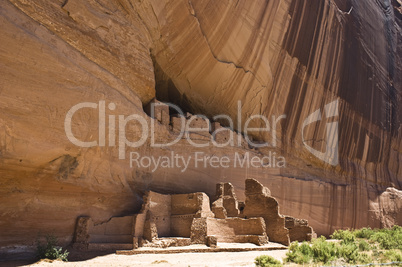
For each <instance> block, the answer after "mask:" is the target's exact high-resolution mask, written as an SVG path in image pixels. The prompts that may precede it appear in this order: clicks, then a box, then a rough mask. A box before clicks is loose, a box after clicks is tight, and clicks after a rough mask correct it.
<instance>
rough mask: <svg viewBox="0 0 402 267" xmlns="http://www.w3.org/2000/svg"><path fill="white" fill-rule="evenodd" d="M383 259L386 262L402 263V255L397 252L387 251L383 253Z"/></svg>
mask: <svg viewBox="0 0 402 267" xmlns="http://www.w3.org/2000/svg"><path fill="white" fill-rule="evenodd" d="M384 257H385V259H386V260H387V261H391V262H402V254H401V252H400V251H397V250H388V251H386V252H385V253H384ZM397 266H402V264H397Z"/></svg>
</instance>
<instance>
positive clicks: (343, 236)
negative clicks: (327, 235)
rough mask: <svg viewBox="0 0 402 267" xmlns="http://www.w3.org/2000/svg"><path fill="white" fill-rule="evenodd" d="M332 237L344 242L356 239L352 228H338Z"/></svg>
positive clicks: (351, 241)
mask: <svg viewBox="0 0 402 267" xmlns="http://www.w3.org/2000/svg"><path fill="white" fill-rule="evenodd" d="M331 238H333V239H338V240H342V243H345V244H348V243H353V242H355V241H356V237H355V235H354V233H353V232H351V231H350V230H336V231H335V232H334V233H333V234H332V235H331Z"/></svg>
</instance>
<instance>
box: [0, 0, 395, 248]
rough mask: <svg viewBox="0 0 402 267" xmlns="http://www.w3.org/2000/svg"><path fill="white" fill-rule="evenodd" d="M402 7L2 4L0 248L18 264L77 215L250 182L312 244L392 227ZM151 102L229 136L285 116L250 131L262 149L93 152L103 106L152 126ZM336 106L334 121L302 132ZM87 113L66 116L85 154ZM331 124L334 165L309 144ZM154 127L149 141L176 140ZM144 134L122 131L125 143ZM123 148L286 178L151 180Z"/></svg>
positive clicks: (297, 2)
mask: <svg viewBox="0 0 402 267" xmlns="http://www.w3.org/2000/svg"><path fill="white" fill-rule="evenodd" d="M401 10H402V9H401V1H400V0H392V1H390V0H367V1H361V0H326V1H324V0H311V1H307V0H306V1H302V0H255V1H254V0H247V1H246V0H220V1H217V0H131V1H130V0H113V1H107V0H88V1H78V0H59V1H45V0H36V1H27V0H8V1H1V3H0V25H1V27H0V36H1V41H0V42H1V46H0V77H1V79H0V110H1V112H0V201H1V203H2V205H1V206H0V216H1V217H0V229H1V231H0V247H2V248H3V251H9V252H19V251H22V250H25V249H26V248H25V247H24V246H30V245H33V244H34V242H35V239H36V238H37V236H40V235H44V234H46V233H48V232H53V233H54V234H55V235H56V236H58V237H59V239H60V240H61V241H62V242H63V244H68V243H69V242H70V241H71V238H72V235H73V230H74V225H75V221H76V218H77V216H84V215H86V216H90V217H91V218H92V219H93V220H94V221H95V222H97V223H102V222H105V221H107V220H108V219H109V218H111V217H112V216H119V215H127V214H132V213H135V212H138V211H139V209H140V207H141V204H142V203H141V201H142V196H143V194H144V192H145V191H146V190H153V191H157V192H160V193H190V192H206V193H207V194H208V195H209V196H210V197H211V196H213V195H214V190H215V184H216V183H218V182H231V183H232V184H233V185H234V187H235V188H237V189H238V192H236V193H237V195H238V196H239V198H240V199H243V200H244V194H243V192H244V180H245V179H246V178H256V179H257V180H259V181H260V182H261V183H262V184H263V185H264V186H267V187H269V188H270V189H271V192H272V196H274V197H275V198H276V199H277V200H278V202H279V206H280V213H281V214H286V215H291V216H294V217H298V218H303V219H307V220H308V221H309V224H310V225H311V226H312V227H313V228H314V230H315V231H316V232H317V233H318V234H325V235H328V234H331V233H332V231H333V230H334V229H338V228H347V227H351V228H357V227H363V226H371V227H384V226H390V225H392V224H401V223H402V221H401V218H400V216H399V215H398V214H399V210H400V207H401V205H402V204H401V201H402V200H401V199H402V198H401V194H400V191H399V190H401V187H402V168H400V166H401V163H402V155H401V153H402V129H401V122H402V109H401V103H402V75H401V74H402V34H401V25H402V20H401V19H402V14H401ZM155 96H156V97H157V98H158V99H160V100H162V101H168V102H173V103H175V104H177V105H179V106H180V107H182V108H183V109H185V110H186V111H190V112H192V113H201V114H205V115H206V116H208V117H210V118H211V117H212V116H214V115H217V114H227V115H229V116H230V117H231V118H233V120H234V128H235V129H236V130H237V131H238V132H244V123H245V121H246V119H247V118H249V117H251V116H253V115H257V114H261V115H264V116H266V117H268V118H271V116H276V117H275V118H276V119H278V118H279V117H280V116H281V115H286V118H282V119H278V121H277V123H274V124H275V125H276V127H277V129H276V133H275V134H274V135H272V132H273V131H270V132H263V131H260V132H253V133H252V136H253V138H254V139H257V140H260V141H263V140H265V141H267V142H269V144H270V146H271V147H269V148H264V149H259V150H255V149H254V150H250V149H245V148H242V147H223V148H218V147H206V148H194V146H192V145H190V144H189V143H188V142H187V141H186V140H181V141H180V142H178V143H177V144H175V145H174V146H170V147H161V148H155V147H152V146H151V145H150V140H149V139H148V140H146V142H145V144H144V145H142V146H141V147H139V148H136V149H131V150H129V149H127V151H126V154H125V155H126V158H125V159H124V160H122V159H119V148H118V144H119V142H118V140H117V138H118V137H119V136H118V134H117V133H116V134H115V135H112V134H110V133H111V132H109V130H110V127H106V128H107V131H106V130H105V131H106V132H107V134H106V137H107V138H106V140H107V142H105V144H102V141H101V137H102V132H101V131H99V128H100V127H99V117H100V115H102V114H100V110H101V108H102V105H103V104H102V103H101V102H99V101H106V103H105V107H104V109H105V113H106V116H109V115H114V118H115V120H116V123H117V122H119V117H118V115H124V116H126V117H127V116H129V115H131V114H136V115H138V116H140V117H142V118H143V119H144V120H145V121H146V122H148V123H150V122H152V121H154V120H153V119H152V118H150V117H149V116H148V115H147V114H146V113H145V112H144V111H143V106H144V105H146V104H148V103H149V101H150V100H151V99H153V98H154V97H155ZM336 100H337V101H338V102H337V103H338V116H337V117H336V118H325V116H322V117H323V118H322V120H321V121H320V122H319V123H313V124H310V125H308V126H307V127H305V125H304V121H305V119H306V118H307V117H308V116H309V115H310V114H312V113H313V112H315V111H316V110H318V109H320V110H324V109H325V107H326V105H327V104H329V103H332V102H334V101H336ZM238 101H241V103H240V106H241V113H240V116H238V114H239V113H238V105H239V103H238ZM83 102H91V103H95V104H96V105H97V106H96V108H86V109H82V110H80V111H79V112H77V113H76V114H75V115H74V117H73V124H72V131H73V134H74V135H75V137H77V139H79V140H84V141H87V142H89V141H94V140H95V141H98V146H94V147H90V148H82V147H79V146H76V145H74V144H73V143H72V142H71V141H70V140H69V139H68V137H67V135H66V132H65V117H66V114H67V113H68V111H69V110H70V109H71V108H72V107H73V106H74V105H76V104H79V103H83ZM110 103H114V106H113V105H109V104H110ZM323 114H325V113H323ZM107 118H108V123H110V120H109V118H110V117H107ZM238 119H241V122H239V120H238ZM334 121H337V122H338V132H339V150H337V151H339V160H338V162H337V164H333V165H334V166H333V165H331V164H328V163H325V162H323V161H321V160H319V159H318V158H316V157H315V156H314V155H312V154H311V153H310V152H309V151H308V150H307V149H306V146H305V145H308V146H310V147H312V148H313V149H315V150H318V151H325V150H326V146H327V145H328V144H330V145H333V141H334V140H335V139H334V137H335V135H336V132H335V131H334V130H335V129H334V128H327V127H326V125H327V124H329V123H331V122H334ZM222 123H223V124H224V122H222ZM251 125H253V126H254V127H257V126H262V124H261V122H258V121H253V123H252V124H251ZM107 126H110V124H108V125H107ZM226 126H229V125H226ZM271 126H273V125H271ZM116 127H117V126H116ZM155 127H156V128H155V129H153V133H155V136H156V140H158V141H166V140H172V139H174V137H175V134H174V133H172V131H170V130H169V128H168V127H166V126H164V125H161V124H158V123H156V126H155ZM101 128H102V127H101ZM116 129H118V128H116ZM142 130H143V128H142V127H141V125H139V124H138V123H129V124H127V127H126V134H127V139H128V140H138V139H139V136H141V134H142V133H143V132H142ZM328 132H329V133H328ZM302 133H303V134H302ZM111 140H113V141H111ZM130 151H134V152H137V153H139V154H141V155H147V156H161V155H162V156H170V155H171V153H175V154H180V155H181V156H194V153H195V152H202V153H204V155H207V156H212V155H217V156H228V157H230V158H232V159H234V157H235V155H236V153H240V154H244V153H247V152H249V153H251V155H262V154H266V155H267V154H268V153H269V152H270V151H271V152H274V153H276V155H281V156H283V157H284V158H285V159H286V167H285V168H263V167H261V168H241V167H239V166H237V167H231V168H213V167H211V166H207V167H206V168H204V167H203V166H198V167H195V165H194V164H192V165H191V166H190V167H189V168H188V169H187V170H186V171H185V172H182V170H181V169H179V168H165V169H157V170H156V171H155V172H152V168H139V167H137V166H131V167H130V160H129V152H130ZM191 162H192V163H195V162H194V158H192V159H191ZM212 200H213V199H212Z"/></svg>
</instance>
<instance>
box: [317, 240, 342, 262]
mask: <svg viewBox="0 0 402 267" xmlns="http://www.w3.org/2000/svg"><path fill="white" fill-rule="evenodd" d="M311 248H312V251H313V258H314V261H315V262H323V263H328V262H330V261H333V260H335V259H336V258H337V255H338V253H337V246H336V244H335V243H333V242H327V241H326V239H325V237H323V236H321V237H320V238H317V239H315V240H314V241H313V245H312V247H311Z"/></svg>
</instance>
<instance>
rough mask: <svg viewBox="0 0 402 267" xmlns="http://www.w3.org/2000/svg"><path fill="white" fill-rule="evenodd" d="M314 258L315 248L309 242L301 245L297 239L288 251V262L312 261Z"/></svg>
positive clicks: (302, 262) (301, 262)
mask: <svg viewBox="0 0 402 267" xmlns="http://www.w3.org/2000/svg"><path fill="white" fill-rule="evenodd" d="M312 259H313V250H312V248H311V247H310V245H309V244H308V243H307V242H303V243H302V244H301V245H299V242H297V241H295V242H292V244H291V245H290V247H289V252H287V253H286V259H285V261H286V262H294V263H297V264H304V263H310V262H311V261H312Z"/></svg>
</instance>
